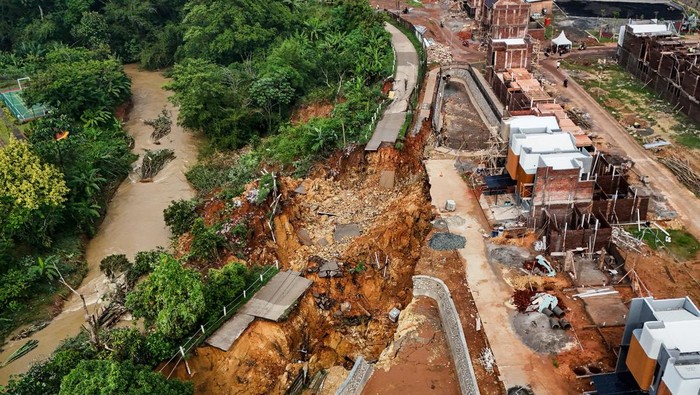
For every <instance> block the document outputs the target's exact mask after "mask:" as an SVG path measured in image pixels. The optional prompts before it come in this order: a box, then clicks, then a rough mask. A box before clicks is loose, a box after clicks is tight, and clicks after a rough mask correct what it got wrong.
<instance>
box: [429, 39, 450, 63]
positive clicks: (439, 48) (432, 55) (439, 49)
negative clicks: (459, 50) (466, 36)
mask: <svg viewBox="0 0 700 395" xmlns="http://www.w3.org/2000/svg"><path fill="white" fill-rule="evenodd" d="M427 52H428V63H439V64H440V65H443V66H446V65H449V64H451V63H452V52H450V48H449V47H447V46H445V45H443V44H440V43H438V42H434V43H433V45H431V46H429V47H428V49H427Z"/></svg>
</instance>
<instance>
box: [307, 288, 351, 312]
mask: <svg viewBox="0 0 700 395" xmlns="http://www.w3.org/2000/svg"><path fill="white" fill-rule="evenodd" d="M313 296H314V301H315V302H316V306H318V308H319V309H321V310H330V309H332V308H333V305H334V304H335V301H334V300H333V299H331V298H329V297H328V295H327V294H326V293H325V292H324V293H316V292H314V294H313ZM341 310H342V304H341ZM348 310H349V309H348Z"/></svg>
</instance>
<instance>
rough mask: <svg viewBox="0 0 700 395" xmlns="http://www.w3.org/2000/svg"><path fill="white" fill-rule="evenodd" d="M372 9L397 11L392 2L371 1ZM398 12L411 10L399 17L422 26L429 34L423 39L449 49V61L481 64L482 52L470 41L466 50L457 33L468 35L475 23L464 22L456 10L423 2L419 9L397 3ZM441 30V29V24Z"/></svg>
mask: <svg viewBox="0 0 700 395" xmlns="http://www.w3.org/2000/svg"><path fill="white" fill-rule="evenodd" d="M370 4H372V6H373V7H374V6H377V5H378V6H379V7H380V8H382V9H387V10H389V11H395V10H396V4H397V2H396V1H394V0H372V1H370ZM398 4H399V8H401V9H403V8H405V7H410V8H412V10H411V11H410V12H409V13H408V14H402V15H401V17H402V18H404V19H406V20H407V21H409V22H411V23H413V24H414V25H421V26H425V27H426V28H427V29H428V30H427V32H426V34H425V37H426V38H430V39H433V40H435V41H436V42H438V43H440V44H442V45H445V46H447V47H449V48H451V53H452V61H453V62H455V63H470V62H482V61H483V60H484V55H485V52H483V51H480V50H479V45H478V42H473V41H469V44H470V45H469V47H465V46H464V45H462V39H461V38H460V36H459V33H460V32H467V31H468V32H470V33H471V29H472V25H474V27H475V26H476V25H475V22H474V21H473V20H471V19H469V18H467V17H466V16H465V15H464V14H463V13H457V12H456V10H452V11H450V9H449V7H448V6H447V5H446V4H444V3H443V2H441V1H439V0H428V1H423V2H422V7H417V6H416V4H415V3H412V4H408V3H407V2H406V1H404V0H401V1H399V2H398ZM441 20H442V21H443V27H440V21H441Z"/></svg>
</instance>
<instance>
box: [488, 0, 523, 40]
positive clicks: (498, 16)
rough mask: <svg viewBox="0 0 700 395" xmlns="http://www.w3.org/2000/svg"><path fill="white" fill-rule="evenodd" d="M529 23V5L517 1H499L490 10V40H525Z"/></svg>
mask: <svg viewBox="0 0 700 395" xmlns="http://www.w3.org/2000/svg"><path fill="white" fill-rule="evenodd" d="M529 21H530V5H529V4H527V3H524V2H522V1H519V0H499V1H497V2H496V3H495V4H494V5H493V9H492V10H491V18H490V21H488V22H487V24H488V26H489V34H490V35H491V38H494V39H499V38H525V35H526V34H527V26H528V23H529Z"/></svg>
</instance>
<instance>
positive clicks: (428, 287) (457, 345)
mask: <svg viewBox="0 0 700 395" xmlns="http://www.w3.org/2000/svg"><path fill="white" fill-rule="evenodd" d="M413 296H414V297H416V296H427V297H429V298H432V299H434V300H435V301H436V302H437V304H438V308H439V310H440V321H441V322H442V327H443V330H444V331H445V337H446V338H447V344H448V345H449V348H450V353H451V354H452V361H453V362H454V364H455V371H456V373H457V377H458V378H459V387H460V389H461V392H462V394H463V395H479V386H478V385H477V382H476V376H475V375H474V367H473V366H472V361H471V359H470V358H469V349H468V348H467V340H466V339H465V337H464V331H463V330H462V324H461V323H460V319H459V315H458V314H457V308H456V307H455V304H454V302H453V301H452V295H451V294H450V290H449V288H447V285H445V283H444V282H442V280H440V279H438V278H435V277H430V276H413ZM372 372H373V366H372V365H371V364H369V363H367V361H365V360H364V358H362V357H359V358H358V359H357V360H356V361H355V365H354V366H353V367H352V370H351V371H350V374H349V375H348V377H347V378H346V379H345V381H344V382H343V384H341V385H340V387H339V388H338V390H337V391H336V392H335V395H359V394H361V393H362V390H363V389H364V387H365V384H366V383H367V381H368V380H369V378H370V376H371V375H372ZM509 393H510V392H509Z"/></svg>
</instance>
